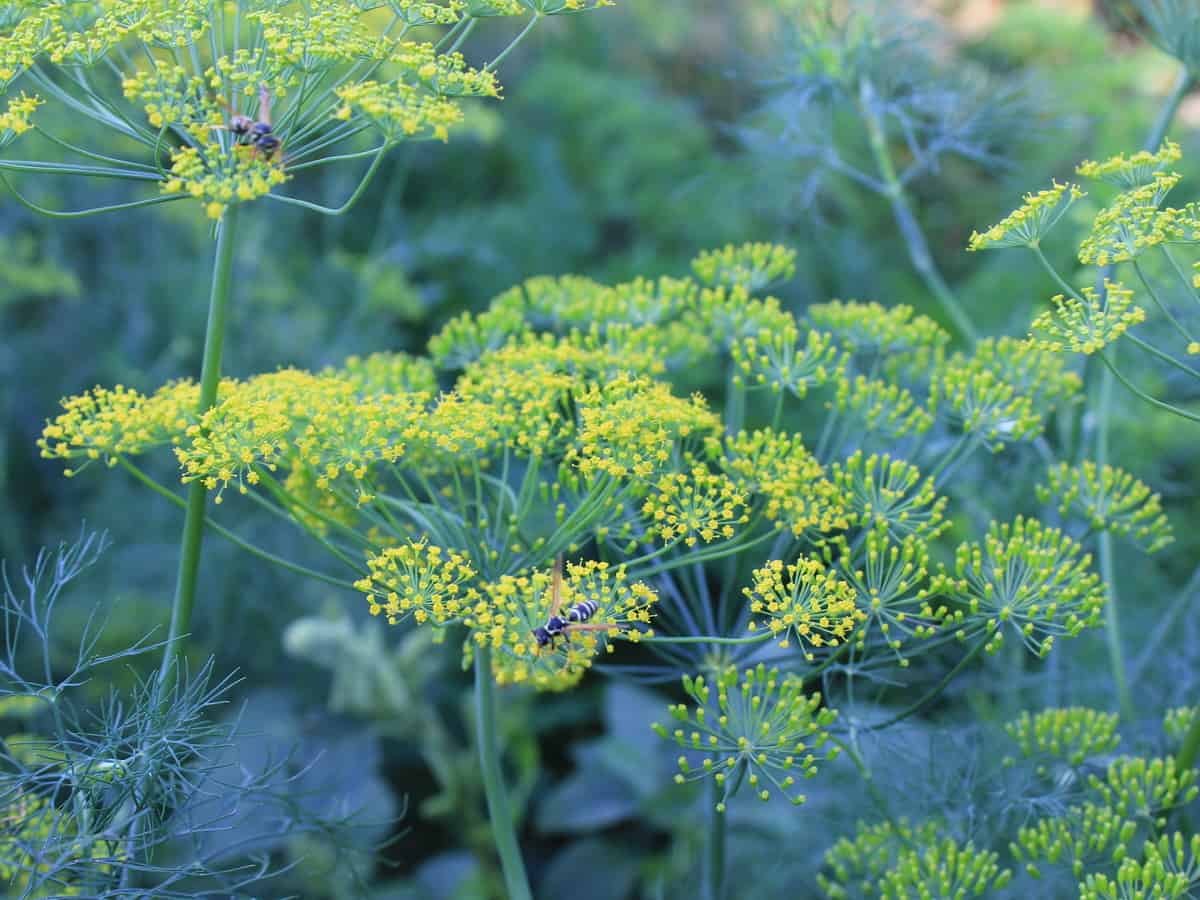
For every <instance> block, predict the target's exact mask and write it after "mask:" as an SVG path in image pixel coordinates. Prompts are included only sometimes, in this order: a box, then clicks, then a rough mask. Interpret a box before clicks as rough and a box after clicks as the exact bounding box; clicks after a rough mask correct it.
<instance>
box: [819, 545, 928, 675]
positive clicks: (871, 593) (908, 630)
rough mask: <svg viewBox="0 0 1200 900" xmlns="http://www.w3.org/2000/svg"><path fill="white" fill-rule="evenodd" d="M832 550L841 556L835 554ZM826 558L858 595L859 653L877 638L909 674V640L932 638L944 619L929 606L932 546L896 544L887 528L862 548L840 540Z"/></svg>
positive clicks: (856, 602)
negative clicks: (830, 560)
mask: <svg viewBox="0 0 1200 900" xmlns="http://www.w3.org/2000/svg"><path fill="white" fill-rule="evenodd" d="M834 547H839V548H840V552H839V553H837V554H835V553H834ZM826 555H827V557H828V558H830V559H832V560H833V561H834V562H836V564H837V570H838V573H839V575H840V577H841V578H842V579H843V580H844V581H845V582H846V583H847V584H848V585H850V586H851V587H852V588H853V589H854V591H855V594H856V599H855V605H856V606H857V607H858V610H859V613H858V614H859V617H860V619H861V620H862V624H861V625H860V626H859V628H858V631H857V632H856V634H855V640H856V642H857V644H858V647H859V648H860V649H864V650H865V649H866V648H867V646H868V642H870V641H871V640H873V639H874V637H875V635H876V634H878V636H879V640H880V641H881V642H882V643H883V644H884V645H885V646H886V647H887V648H888V650H889V651H891V653H892V655H893V656H894V657H895V658H896V661H897V663H898V664H899V665H900V667H901V668H907V667H908V665H909V659H908V657H907V656H906V655H905V652H906V644H908V642H909V639H911V638H916V639H918V640H921V639H924V638H928V637H932V636H933V635H934V634H935V633H937V630H938V628H939V627H940V625H941V623H942V621H943V620H944V619H945V617H946V611H945V609H944V608H937V609H935V608H934V607H933V606H932V604H931V603H930V592H929V583H928V576H929V568H928V567H929V547H928V545H927V544H926V543H925V541H924V540H922V539H920V538H918V537H917V536H916V535H912V534H910V535H907V536H906V537H904V538H903V539H900V540H896V539H894V538H893V537H891V536H890V535H889V534H888V531H887V530H886V528H883V527H874V528H871V529H870V530H869V531H867V532H866V534H865V535H864V537H863V538H862V546H861V547H860V548H855V549H852V548H851V546H850V545H849V544H848V543H847V542H846V541H844V540H839V541H836V542H833V543H831V545H830V546H829V547H828V548H826Z"/></svg>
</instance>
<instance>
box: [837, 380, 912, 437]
mask: <svg viewBox="0 0 1200 900" xmlns="http://www.w3.org/2000/svg"><path fill="white" fill-rule="evenodd" d="M828 406H830V407H832V408H834V409H836V410H837V411H838V412H840V413H842V414H843V415H845V416H846V417H847V418H848V419H850V420H851V421H852V423H853V429H854V432H855V434H856V435H858V436H860V437H865V436H866V435H871V436H872V437H874V438H876V439H877V440H879V441H881V442H885V443H888V442H891V441H895V440H897V439H899V438H902V437H904V436H905V435H909V434H924V433H925V432H926V431H928V430H929V429H930V427H931V426H932V425H933V416H932V415H931V414H930V412H929V410H928V409H926V408H925V407H924V406H921V405H919V404H918V403H917V399H916V397H914V396H913V393H912V391H910V390H908V388H905V387H902V386H900V385H898V384H895V383H889V382H887V381H883V380H881V379H878V378H868V377H867V376H865V375H856V376H855V377H854V378H853V379H851V378H848V377H846V376H841V377H839V378H838V379H837V393H836V394H835V395H834V397H833V400H832V401H830V403H829V404H828Z"/></svg>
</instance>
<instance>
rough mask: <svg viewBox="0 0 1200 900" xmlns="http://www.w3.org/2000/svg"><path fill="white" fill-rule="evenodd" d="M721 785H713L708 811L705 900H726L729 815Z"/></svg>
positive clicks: (714, 783)
mask: <svg viewBox="0 0 1200 900" xmlns="http://www.w3.org/2000/svg"><path fill="white" fill-rule="evenodd" d="M723 801H724V793H723V789H722V787H721V785H719V784H717V782H716V781H713V783H712V803H710V804H709V810H708V847H707V848H706V849H707V852H706V853H705V856H704V889H705V890H704V896H705V900H725V848H726V843H727V841H726V837H727V835H728V831H729V826H728V824H727V823H728V819H729V816H728V814H727V813H726V812H725V811H724V805H725V804H724V802H723Z"/></svg>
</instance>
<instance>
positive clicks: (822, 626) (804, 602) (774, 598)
mask: <svg viewBox="0 0 1200 900" xmlns="http://www.w3.org/2000/svg"><path fill="white" fill-rule="evenodd" d="M752 577H753V579H754V581H753V584H752V586H751V587H746V588H742V593H743V594H744V595H745V597H746V599H747V600H749V601H750V612H751V614H752V615H756V616H761V617H762V618H763V619H764V620H765V625H766V627H767V628H768V629H769V630H770V632H771V635H772V636H773V637H779V636H781V635H782V637H783V639H782V640H781V641H780V642H779V645H780V646H781V647H787V646H788V645H789V641H790V638H791V637H792V636H793V635H794V636H795V638H796V641H797V643H798V644H799V645H800V646H801V648H803V650H804V656H805V658H806V659H808V660H812V659H814V658H815V654H814V653H813V648H820V647H838V646H841V644H843V643H844V642H845V641H846V640H847V638H848V637H849V636H850V634H851V633H852V632H853V631H854V629H855V627H856V626H857V624H858V623H859V622H860V621H862V620H863V619H864V618H866V616H865V614H864V613H863V612H862V611H860V610H859V609H858V607H857V606H856V605H855V598H856V592H855V590H854V588H853V587H851V586H850V585H849V584H847V583H846V582H844V581H842V579H840V578H839V577H838V576H837V575H836V574H835V573H834V572H831V571H829V570H827V569H826V568H825V566H824V565H823V564H822V563H821V562H820V561H818V560H815V559H809V558H807V557H801V558H800V559H798V560H796V561H795V562H794V563H789V564H787V565H786V566H785V565H784V563H783V560H779V559H773V560H770V561H769V562H768V563H767V564H766V565H765V566H762V567H761V568H758V569H755V570H754V573H753V576H752ZM757 629H758V623H757V622H754V621H752V622H751V623H750V630H751V631H756V630H757Z"/></svg>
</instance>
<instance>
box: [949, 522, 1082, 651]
mask: <svg viewBox="0 0 1200 900" xmlns="http://www.w3.org/2000/svg"><path fill="white" fill-rule="evenodd" d="M1091 561H1092V560H1091V556H1090V555H1089V554H1086V553H1084V552H1083V550H1082V548H1081V547H1080V546H1079V544H1077V543H1076V542H1075V541H1073V540H1071V538H1069V537H1067V535H1065V534H1063V533H1062V532H1061V531H1059V530H1058V529H1056V528H1050V527H1048V526H1046V525H1043V524H1042V523H1040V522H1038V521H1037V520H1036V519H1026V518H1024V517H1021V516H1018V517H1017V518H1016V519H1015V520H1014V521H1013V522H1011V523H1004V524H1000V523H997V522H992V524H991V525H990V526H989V528H988V533H987V537H986V538H985V539H984V542H983V543H982V544H972V543H964V544H961V545H959V547H958V550H957V551H956V552H955V555H954V569H953V574H950V572H948V571H947V570H946V569H945V567H943V568H942V570H941V571H940V572H939V574H937V575H935V576H934V577H933V579H932V584H931V590H932V591H933V592H934V593H940V594H943V595H944V596H947V597H949V598H952V599H955V600H958V601H960V602H962V603H963V604H965V606H966V618H967V620H968V621H972V622H974V623H975V624H976V627H981V628H982V629H983V630H984V632H985V634H987V635H989V636H990V637H989V644H988V650H989V651H994V650H995V649H997V648H998V646H999V644H1000V641H1001V640H1002V639H1003V634H1004V631H1005V630H1006V629H1008V628H1011V629H1013V630H1014V631H1015V632H1016V634H1017V635H1018V637H1019V638H1020V639H1021V641H1022V642H1023V643H1024V644H1025V646H1026V647H1028V648H1029V650H1030V651H1032V652H1033V653H1036V654H1038V655H1041V656H1044V655H1046V654H1047V653H1049V652H1050V649H1051V647H1053V645H1054V639H1055V637H1056V636H1058V635H1068V636H1072V637H1073V636H1075V635H1077V634H1078V633H1079V632H1080V631H1082V630H1083V629H1084V628H1087V627H1093V626H1095V625H1097V624H1099V621H1100V613H1101V610H1102V609H1103V607H1104V603H1105V592H1104V585H1103V584H1102V582H1101V581H1100V579H1099V577H1098V576H1097V575H1096V574H1095V573H1093V572H1092V571H1091V568H1090V566H1091Z"/></svg>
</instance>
